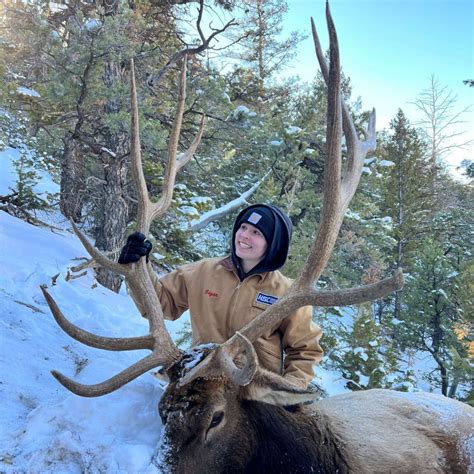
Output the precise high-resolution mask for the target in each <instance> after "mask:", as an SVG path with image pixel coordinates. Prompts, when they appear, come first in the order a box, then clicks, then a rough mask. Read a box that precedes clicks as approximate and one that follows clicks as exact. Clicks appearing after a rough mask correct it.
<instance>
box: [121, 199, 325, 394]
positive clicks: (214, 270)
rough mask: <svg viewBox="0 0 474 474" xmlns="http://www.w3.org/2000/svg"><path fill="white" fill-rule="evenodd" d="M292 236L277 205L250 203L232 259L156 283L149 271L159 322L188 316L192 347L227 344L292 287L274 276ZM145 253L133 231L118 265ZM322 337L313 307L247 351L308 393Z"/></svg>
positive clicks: (193, 266) (237, 227)
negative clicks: (160, 313) (187, 313)
mask: <svg viewBox="0 0 474 474" xmlns="http://www.w3.org/2000/svg"><path fill="white" fill-rule="evenodd" d="M291 234H292V224H291V221H290V219H289V218H288V216H287V215H285V214H284V213H283V212H282V211H281V210H280V209H278V208H277V207H276V206H271V205H266V204H256V205H253V206H250V207H247V208H246V209H244V210H242V211H241V212H240V213H239V214H238V216H237V218H236V220H235V224H234V228H233V232H232V252H231V255H230V256H228V257H224V258H223V257H217V258H208V259H204V260H200V261H198V262H194V263H190V264H188V265H183V266H181V267H179V268H178V269H176V270H175V271H173V272H171V273H169V274H167V275H165V276H163V277H161V278H158V276H157V275H156V274H155V273H154V272H153V270H151V267H150V270H151V271H150V275H151V277H152V281H153V285H154V287H155V290H156V292H157V294H158V297H159V300H160V302H161V305H162V308H163V313H164V316H165V318H166V319H170V320H175V319H177V318H179V317H180V316H181V314H182V313H183V312H184V311H186V310H187V309H189V310H190V314H191V327H192V345H193V346H196V345H199V344H204V343H210V342H214V343H218V344H221V343H223V342H225V341H227V339H229V338H230V337H231V336H232V335H233V334H234V333H235V332H236V331H238V330H239V329H241V328H242V327H244V326H245V325H246V324H247V323H248V322H250V321H251V320H253V319H254V318H255V317H257V316H258V315H259V314H260V313H261V312H262V311H264V310H265V309H267V308H268V307H269V306H270V305H272V304H273V303H275V302H276V301H278V299H279V298H280V297H281V296H283V294H284V293H285V291H286V290H287V289H288V288H289V286H290V285H291V280H290V279H289V278H286V277H285V276H283V275H282V274H281V273H280V272H279V271H278V269H279V268H281V267H282V266H283V264H284V263H285V261H286V258H287V255H288V249H289V246H290V241H291ZM150 250H151V243H150V242H148V241H146V240H145V236H144V235H143V234H140V233H138V232H135V233H134V234H132V235H131V236H130V237H129V238H128V240H127V244H126V245H125V247H124V248H123V249H122V252H121V254H120V258H119V263H131V262H136V261H138V260H139V258H140V257H141V256H145V255H148V253H149V252H150ZM132 297H133V294H132ZM135 302H136V303H137V306H138V308H139V309H140V311H141V312H142V314H143V310H142V307H141V306H140V304H139V302H138V301H136V300H135ZM144 316H145V317H146V315H145V314H144ZM320 337H321V329H320V328H319V327H318V326H316V325H315V324H313V322H312V307H311V306H305V307H303V308H300V309H298V310H297V311H295V312H294V313H293V314H291V315H290V316H288V317H287V318H286V319H285V320H284V321H283V322H282V323H281V324H280V325H279V326H278V327H274V328H272V329H271V330H270V331H268V334H265V335H264V336H262V337H260V338H259V339H257V340H256V341H254V343H253V344H254V347H255V350H256V353H257V355H258V358H259V363H260V365H261V366H262V367H264V368H266V369H268V370H272V371H273V372H276V373H279V374H282V375H283V376H284V377H285V378H286V379H287V380H288V381H290V382H292V383H294V384H295V385H297V386H299V387H302V388H306V387H307V385H308V384H309V382H310V381H311V379H312V378H313V366H314V365H315V364H316V363H317V362H319V361H320V360H321V357H322V354H323V351H322V349H321V347H320V345H319V339H320Z"/></svg>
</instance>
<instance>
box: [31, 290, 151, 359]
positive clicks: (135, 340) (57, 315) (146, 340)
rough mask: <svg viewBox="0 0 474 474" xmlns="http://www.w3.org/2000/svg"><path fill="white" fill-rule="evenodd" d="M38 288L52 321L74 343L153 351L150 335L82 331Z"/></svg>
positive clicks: (99, 347) (114, 348)
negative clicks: (125, 336)
mask: <svg viewBox="0 0 474 474" xmlns="http://www.w3.org/2000/svg"><path fill="white" fill-rule="evenodd" d="M40 288H41V291H42V292H43V295H44V298H45V299H46V302H47V303H48V306H49V308H50V309H51V312H52V313H53V316H54V319H55V320H56V322H57V323H58V326H59V327H60V328H61V329H62V330H63V331H64V332H65V333H66V334H69V336H71V337H72V338H73V339H76V341H79V342H82V343H83V344H85V345H87V346H90V347H95V348H97V349H106V350H109V351H129V350H138V349H149V350H153V347H154V343H155V340H154V338H153V337H152V336H151V334H148V335H147V336H138V337H127V338H117V337H103V336H97V335H96V334H93V333H91V332H88V331H84V329H81V328H80V327H78V326H76V325H75V324H72V323H71V322H70V321H69V320H68V319H66V317H65V316H64V315H63V313H62V312H61V310H60V309H59V306H58V305H57V303H56V301H54V299H53V297H52V296H51V295H50V294H49V292H48V291H47V290H46V287H45V286H44V285H42V286H41V287H40Z"/></svg>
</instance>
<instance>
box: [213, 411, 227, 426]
mask: <svg viewBox="0 0 474 474" xmlns="http://www.w3.org/2000/svg"><path fill="white" fill-rule="evenodd" d="M223 419H224V412H223V411H216V412H215V413H214V415H213V416H212V420H211V423H210V424H209V428H215V427H216V426H217V425H219V424H220V423H221V421H222V420H223Z"/></svg>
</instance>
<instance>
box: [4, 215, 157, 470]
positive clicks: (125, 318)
mask: <svg viewBox="0 0 474 474" xmlns="http://www.w3.org/2000/svg"><path fill="white" fill-rule="evenodd" d="M0 236H1V245H0V248H1V250H0V252H1V253H0V260H1V268H2V272H1V275H0V299H1V303H0V304H1V310H0V311H1V318H0V328H1V330H0V338H1V343H0V399H1V401H0V403H1V406H2V410H1V415H0V446H1V448H0V471H2V472H3V471H7V472H84V471H87V470H90V471H91V472H98V471H100V470H102V471H107V472H118V471H122V472H138V471H141V472H142V471H145V470H150V472H153V471H154V470H155V471H156V469H154V467H153V466H151V465H150V460H151V457H152V455H153V453H154V450H155V448H156V446H157V444H158V440H159V436H160V429H161V424H160V420H159V417H158V413H157V403H158V400H159V397H160V395H161V392H162V389H161V388H160V386H159V384H158V382H157V380H156V379H155V378H154V377H152V376H151V375H149V374H145V375H144V376H142V377H141V378H139V379H138V380H136V381H133V382H131V383H129V384H128V385H127V386H126V387H124V388H122V389H120V390H118V391H117V392H115V393H112V394H110V395H106V396H104V397H100V398H92V399H87V398H81V397H77V396H75V395H73V394H70V393H69V392H68V391H66V390H65V389H64V388H63V387H62V386H60V385H59V384H58V383H57V382H56V380H55V379H54V378H53V377H52V376H51V374H50V373H49V371H50V370H51V369H56V370H59V371H60V372H63V373H64V374H66V375H68V376H71V377H74V378H75V379H76V380H78V381H80V382H83V383H96V382H99V381H102V380H105V379H106V378H109V377H110V376H112V375H114V374H115V373H117V372H119V371H120V370H122V369H124V368H125V367H127V366H128V365H130V364H131V363H133V362H135V361H136V360H138V358H139V357H142V356H143V355H145V354H146V353H147V352H146V351H145V352H141V351H140V352H141V353H140V354H139V353H133V354H131V353H116V352H107V351H101V350H96V349H92V348H88V347H86V346H83V345H82V344H80V343H78V342H76V341H74V340H72V339H71V338H70V337H69V336H67V335H66V334H64V333H63V332H62V331H61V329H59V327H58V326H57V325H56V323H55V322H54V319H53V317H52V315H51V313H50V311H49V308H48V307H47V305H46V302H45V301H44V299H43V296H42V294H41V292H40V288H39V286H40V285H41V284H47V285H48V286H50V291H51V294H52V295H53V297H54V298H55V299H56V300H57V302H58V304H59V305H60V307H61V309H62V310H63V312H64V314H66V315H67V316H68V317H69V318H70V319H71V320H72V321H73V322H75V323H76V324H77V325H79V326H81V327H83V328H84V329H87V330H89V331H92V332H96V333H99V334H101V335H108V336H133V335H140V334H145V333H146V332H147V329H148V326H147V324H146V321H145V320H144V319H143V318H141V316H139V314H138V312H137V310H136V309H135V307H134V305H133V303H132V301H131V299H130V298H129V297H128V296H126V295H124V294H120V295H117V294H115V293H113V292H111V291H109V290H107V289H105V288H103V287H100V286H96V287H95V288H93V286H94V283H95V282H94V279H93V277H92V275H88V276H87V277H82V278H80V279H77V280H71V281H69V282H67V281H65V279H64V277H65V275H66V271H67V268H68V266H71V264H77V262H75V261H74V260H73V259H74V258H76V257H79V256H84V255H85V252H84V250H83V249H82V246H81V244H80V243H79V241H78V240H77V238H76V237H75V236H73V235H72V234H71V233H70V232H67V231H64V232H61V233H53V232H51V231H49V230H46V229H42V228H39V227H34V226H31V225H29V224H26V223H25V222H23V221H21V220H19V219H16V218H13V217H11V216H9V215H8V214H5V213H3V212H1V213H0ZM58 273H60V275H59V277H58V278H57V280H56V281H57V283H56V285H55V286H51V278H52V277H53V276H55V275H56V274H58Z"/></svg>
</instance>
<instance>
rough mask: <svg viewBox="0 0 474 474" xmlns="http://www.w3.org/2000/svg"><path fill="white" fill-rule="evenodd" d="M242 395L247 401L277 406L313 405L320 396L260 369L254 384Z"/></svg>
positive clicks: (251, 383) (244, 389) (247, 387)
mask: <svg viewBox="0 0 474 474" xmlns="http://www.w3.org/2000/svg"><path fill="white" fill-rule="evenodd" d="M242 394H243V398H244V399H245V400H254V401H257V402H264V403H269V404H270V405H276V406H290V405H299V404H301V403H311V402H314V401H315V400H316V399H317V398H319V396H320V394H319V393H315V392H312V391H309V390H304V389H302V388H300V387H298V386H296V385H293V384H292V383H291V382H289V381H288V380H285V379H284V378H283V377H282V376H280V375H277V374H275V373H273V372H270V371H268V370H265V369H262V368H258V370H257V372H256V373H255V376H254V377H253V379H252V382H250V384H249V385H247V386H246V387H243V388H242Z"/></svg>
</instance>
